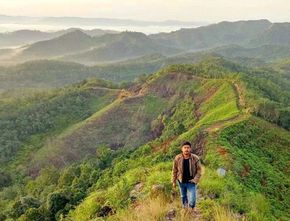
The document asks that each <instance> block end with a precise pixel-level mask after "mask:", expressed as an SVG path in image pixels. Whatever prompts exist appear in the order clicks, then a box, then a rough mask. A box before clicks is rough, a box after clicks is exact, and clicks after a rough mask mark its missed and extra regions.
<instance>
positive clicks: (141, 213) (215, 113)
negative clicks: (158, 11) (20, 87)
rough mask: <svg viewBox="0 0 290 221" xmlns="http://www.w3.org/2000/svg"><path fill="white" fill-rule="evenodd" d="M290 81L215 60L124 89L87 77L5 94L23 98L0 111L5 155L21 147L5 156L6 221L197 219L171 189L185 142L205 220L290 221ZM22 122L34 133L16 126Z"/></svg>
mask: <svg viewBox="0 0 290 221" xmlns="http://www.w3.org/2000/svg"><path fill="white" fill-rule="evenodd" d="M158 59H159V58H158ZM287 76H288V75H285V74H282V73H280V72H275V71H273V70H272V69H269V68H259V69H258V68H249V67H244V66H241V65H238V64H236V63H232V62H230V61H227V60H225V59H223V58H220V57H211V58H208V59H203V60H202V61H201V62H198V63H197V64H178V65H170V66H168V67H165V68H163V69H161V70H160V71H158V72H156V73H154V74H151V75H149V76H148V77H143V78H139V80H138V81H136V82H134V83H132V84H131V85H128V86H127V87H126V88H125V87H124V88H118V87H117V86H115V85H112V84H110V83H109V82H105V81H100V80H96V79H95V80H93V79H92V80H87V81H84V82H82V83H79V84H76V85H72V86H69V87H67V88H64V89H56V90H54V91H52V92H50V93H48V92H42V93H43V94H42V95H41V96H39V94H37V95H33V94H35V93H32V95H29V96H28V95H27V96H26V95H25V93H22V94H23V96H22V98H21V97H20V98H18V96H17V97H16V98H15V97H13V96H12V95H11V94H10V93H7V92H5V94H3V93H2V95H1V96H2V97H1V101H3V105H4V106H3V107H5V108H6V109H5V110H10V109H12V110H13V107H17V104H21V103H22V104H25V105H21V107H22V108H21V109H20V108H19V107H18V108H16V109H15V110H14V111H13V112H11V113H9V112H8V111H3V112H0V119H1V121H2V122H5V125H7V127H6V126H5V127H3V126H2V125H4V124H1V126H2V129H3V130H4V131H6V133H4V135H3V136H4V137H3V138H2V141H4V142H3V144H5V145H8V148H5V153H10V152H8V151H6V150H11V151H12V152H11V153H17V154H10V155H9V154H8V155H5V157H4V159H2V162H5V164H3V165H4V167H1V169H2V168H4V169H2V170H1V180H0V184H1V188H2V189H1V190H2V191H1V192H0V199H1V200H0V208H1V214H2V215H1V216H0V217H1V219H3V220H5V218H4V217H7V218H8V220H9V219H10V220H13V219H16V220H77V221H78V220H80V221H84V220H94V221H95V220H114V221H115V220H146V221H147V220H164V219H165V216H166V215H167V213H168V211H169V210H172V209H173V210H174V211H175V216H176V219H177V220H190V219H189V218H188V217H183V216H182V215H181V214H180V212H179V211H180V203H179V198H176V197H174V195H172V192H171V184H170V175H171V168H172V160H173V157H174V156H175V154H177V153H178V152H179V145H180V143H181V142H182V141H184V140H189V141H191V142H192V143H193V144H194V152H195V153H196V154H198V155H199V156H200V157H201V158H202V163H203V166H204V170H203V177H202V180H201V182H200V185H199V186H198V193H199V198H198V207H199V208H200V212H201V213H200V216H199V220H237V219H240V220H288V219H289V218H290V217H289V213H288V211H289V205H290V204H289V171H288V168H289V159H290V155H289V148H290V132H289V123H290V122H289V117H288V116H289V112H287V110H288V111H289V106H290V94H289V90H287V88H289V85H290V81H289V78H288V77H287ZM14 93H17V92H14ZM26 93H27V92H26ZM38 93H40V92H38ZM52 97H53V98H52ZM1 109H2V108H1ZM39 110H41V112H39ZM28 116H29V117H30V118H28ZM69 116H71V117H69ZM25 119H33V122H34V123H33V124H32V125H31V124H30V123H31V120H30V121H29V120H26V121H25ZM41 119H44V120H45V121H43V120H41ZM46 120H47V121H48V122H46ZM15 122H17V123H20V124H19V125H23V128H27V129H25V130H23V129H21V128H20V129H19V130H18V131H17V130H14V129H13V128H12V127H11V129H9V124H10V125H12V124H13V123H15ZM282 127H284V128H285V129H283V128H282ZM286 129H287V130H286ZM23 133H24V135H23V136H24V138H26V137H27V139H15V138H19V137H20V138H21V135H22V134H23ZM7 137H8V139H7ZM7 141H9V142H7ZM14 143H18V146H19V148H18V149H16V150H15V149H14V148H13V147H14V146H15V145H14ZM9 147H11V148H9ZM1 148H2V145H1ZM1 150H2V149H1ZM1 156H2V154H1ZM15 156H17V157H15ZM219 168H224V169H225V170H226V175H225V176H219V175H218V173H217V169H219Z"/></svg>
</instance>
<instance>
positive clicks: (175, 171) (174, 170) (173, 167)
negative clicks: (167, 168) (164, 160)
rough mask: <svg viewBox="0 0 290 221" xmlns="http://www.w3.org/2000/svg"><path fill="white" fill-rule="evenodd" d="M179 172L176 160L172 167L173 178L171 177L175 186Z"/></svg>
mask: <svg viewBox="0 0 290 221" xmlns="http://www.w3.org/2000/svg"><path fill="white" fill-rule="evenodd" d="M177 171H178V169H177V162H176V159H174V161H173V165H172V176H171V182H172V185H173V186H175V185H176V179H177Z"/></svg>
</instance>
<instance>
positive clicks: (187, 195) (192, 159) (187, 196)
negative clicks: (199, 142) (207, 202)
mask: <svg viewBox="0 0 290 221" xmlns="http://www.w3.org/2000/svg"><path fill="white" fill-rule="evenodd" d="M191 150H192V149H191V143H190V142H188V141H186V142H184V143H183V144H182V145H181V153H180V154H178V155H176V156H175V158H174V161H173V166H172V180H171V181H172V185H173V188H174V189H175V188H176V181H177V182H178V185H179V190H180V195H181V202H182V207H183V208H186V209H188V210H189V211H190V212H191V213H192V214H195V213H196V212H197V211H196V207H195V205H196V185H197V183H198V182H199V179H200V177H201V163H200V159H199V157H198V156H197V155H196V154H193V153H191Z"/></svg>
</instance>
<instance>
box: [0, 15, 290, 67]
mask: <svg viewBox="0 0 290 221" xmlns="http://www.w3.org/2000/svg"><path fill="white" fill-rule="evenodd" d="M289 34H290V23H271V22H270V21H268V20H249V21H237V22H220V23H217V24H211V25H208V26H203V27H198V28H187V29H184V28H183V29H180V30H178V31H173V32H169V33H159V34H151V35H145V34H143V33H140V32H128V31H126V32H112V31H106V30H91V31H86V30H82V29H68V30H63V31H58V32H54V33H45V32H39V31H19V32H14V33H10V34H2V39H3V38H4V39H6V40H7V39H9V41H10V43H11V42H13V39H14V42H17V41H18V43H19V42H20V40H19V39H21V41H22V42H32V43H29V44H26V45H24V46H22V47H18V48H16V49H14V50H11V49H10V50H8V49H5V50H4V49H2V50H1V51H0V56H1V58H2V62H3V63H5V61H13V62H23V61H28V60H35V59H61V60H64V61H73V62H79V63H83V64H90V65H91V64H100V63H108V62H116V61H124V60H127V59H133V58H137V57H140V56H145V55H150V54H155V53H159V54H162V55H165V56H170V55H177V54H181V53H187V52H196V51H209V52H215V53H220V54H221V55H224V56H226V57H229V58H236V57H248V58H258V59H262V60H265V61H271V60H276V59H280V58H285V57H287V56H289V53H290V52H289V47H290V38H289V37H288V36H289ZM9 35H11V36H15V37H12V38H9ZM3 36H4V37H3ZM5 37H6V38H5ZM0 38H1V36H0ZM37 39H42V40H40V41H37ZM35 41H36V42H35ZM1 44H2V45H3V44H5V41H0V45H1ZM6 44H7V42H6Z"/></svg>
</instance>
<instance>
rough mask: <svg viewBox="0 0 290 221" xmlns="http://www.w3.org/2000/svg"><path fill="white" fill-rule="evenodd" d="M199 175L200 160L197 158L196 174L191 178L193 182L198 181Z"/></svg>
mask: <svg viewBox="0 0 290 221" xmlns="http://www.w3.org/2000/svg"><path fill="white" fill-rule="evenodd" d="M200 177H201V162H200V160H199V159H198V160H197V162H196V174H195V176H194V178H193V179H192V181H193V182H194V183H198V182H199V179H200Z"/></svg>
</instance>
